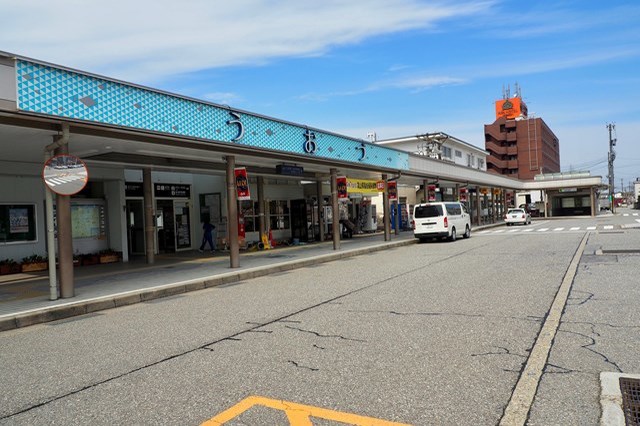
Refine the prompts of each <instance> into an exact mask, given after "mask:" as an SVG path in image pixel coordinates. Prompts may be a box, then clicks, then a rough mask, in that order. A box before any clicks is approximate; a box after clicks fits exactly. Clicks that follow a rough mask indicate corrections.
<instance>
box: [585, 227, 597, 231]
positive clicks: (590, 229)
mask: <svg viewBox="0 0 640 426" xmlns="http://www.w3.org/2000/svg"><path fill="white" fill-rule="evenodd" d="M595 229H596V227H595V226H587V231H595Z"/></svg>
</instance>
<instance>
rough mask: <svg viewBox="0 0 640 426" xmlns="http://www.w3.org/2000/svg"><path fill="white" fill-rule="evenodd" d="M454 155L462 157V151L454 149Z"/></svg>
mask: <svg viewBox="0 0 640 426" xmlns="http://www.w3.org/2000/svg"><path fill="white" fill-rule="evenodd" d="M456 157H458V158H462V151H458V150H457V149H456Z"/></svg>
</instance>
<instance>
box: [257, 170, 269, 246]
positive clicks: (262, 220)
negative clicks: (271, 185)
mask: <svg viewBox="0 0 640 426" xmlns="http://www.w3.org/2000/svg"><path fill="white" fill-rule="evenodd" d="M264 207H265V206H264V177H263V176H258V230H259V231H260V237H259V240H260V241H262V239H263V238H264V236H265V235H267V221H266V217H265V214H264V213H265V208H264Z"/></svg>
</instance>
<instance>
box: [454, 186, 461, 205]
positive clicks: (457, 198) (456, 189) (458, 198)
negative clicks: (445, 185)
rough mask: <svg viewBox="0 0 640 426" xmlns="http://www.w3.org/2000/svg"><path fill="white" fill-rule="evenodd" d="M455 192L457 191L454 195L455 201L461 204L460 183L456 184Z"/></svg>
mask: <svg viewBox="0 0 640 426" xmlns="http://www.w3.org/2000/svg"><path fill="white" fill-rule="evenodd" d="M454 191H456V193H455V194H453V200H454V201H458V202H460V184H459V183H456V188H455V189H454Z"/></svg>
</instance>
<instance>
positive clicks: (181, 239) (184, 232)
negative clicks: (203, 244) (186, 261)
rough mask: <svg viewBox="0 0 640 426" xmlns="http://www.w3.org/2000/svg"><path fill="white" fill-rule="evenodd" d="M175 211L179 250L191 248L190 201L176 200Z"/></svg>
mask: <svg viewBox="0 0 640 426" xmlns="http://www.w3.org/2000/svg"><path fill="white" fill-rule="evenodd" d="M173 211H174V213H175V224H176V247H177V250H180V249H182V250H184V249H190V248H191V222H190V220H189V202H188V201H174V204H173Z"/></svg>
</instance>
